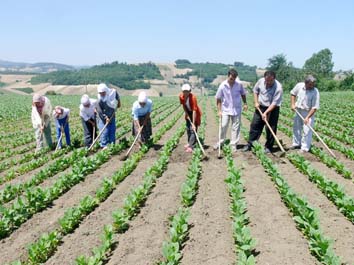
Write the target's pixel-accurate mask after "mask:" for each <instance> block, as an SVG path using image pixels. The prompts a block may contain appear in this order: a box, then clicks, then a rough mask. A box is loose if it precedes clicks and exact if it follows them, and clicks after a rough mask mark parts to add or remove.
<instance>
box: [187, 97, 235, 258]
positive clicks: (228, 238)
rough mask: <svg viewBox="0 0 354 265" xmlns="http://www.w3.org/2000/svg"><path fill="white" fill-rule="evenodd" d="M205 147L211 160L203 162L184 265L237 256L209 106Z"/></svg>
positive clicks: (216, 128)
mask: <svg viewBox="0 0 354 265" xmlns="http://www.w3.org/2000/svg"><path fill="white" fill-rule="evenodd" d="M206 115H207V125H206V131H205V145H206V147H207V148H206V151H207V154H208V156H209V160H207V161H203V163H202V171H203V172H202V175H201V178H200V180H199V192H198V195H197V198H196V201H195V203H194V205H193V206H192V208H191V218H190V223H191V224H192V228H191V229H190V234H189V239H188V240H187V242H186V244H185V247H184V249H183V257H182V260H181V264H210V265H212V264H213V265H215V264H234V262H235V259H236V255H235V252H234V248H235V245H234V242H233V238H232V221H231V218H230V210H229V206H230V199H229V195H228V190H227V186H226V184H225V182H224V179H225V178H226V176H227V169H226V164H225V160H224V159H217V152H216V151H214V150H213V149H212V146H213V145H214V144H215V142H216V140H217V136H218V125H217V124H216V121H215V117H214V113H213V112H212V107H211V106H210V103H209V102H208V104H207V107H206Z"/></svg>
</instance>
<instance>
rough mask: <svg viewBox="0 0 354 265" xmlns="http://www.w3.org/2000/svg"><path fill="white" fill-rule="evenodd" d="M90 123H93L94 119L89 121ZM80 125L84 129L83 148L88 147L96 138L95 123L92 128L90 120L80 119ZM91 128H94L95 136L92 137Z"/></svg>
mask: <svg viewBox="0 0 354 265" xmlns="http://www.w3.org/2000/svg"><path fill="white" fill-rule="evenodd" d="M91 121H93V122H95V120H94V119H91ZM81 123H82V127H83V128H84V142H85V146H87V147H90V146H91V144H92V142H93V140H94V139H95V138H96V137H97V128H96V122H95V123H94V124H95V125H94V126H93V125H92V124H91V122H90V120H87V121H85V120H84V119H83V118H81ZM93 128H95V135H93Z"/></svg>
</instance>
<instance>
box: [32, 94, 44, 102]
mask: <svg viewBox="0 0 354 265" xmlns="http://www.w3.org/2000/svg"><path fill="white" fill-rule="evenodd" d="M32 101H33V102H41V101H42V96H41V95H39V94H33V98H32Z"/></svg>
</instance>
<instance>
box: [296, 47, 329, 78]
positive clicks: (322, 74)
mask: <svg viewBox="0 0 354 265" xmlns="http://www.w3.org/2000/svg"><path fill="white" fill-rule="evenodd" d="M333 65H334V64H333V62H332V52H331V51H330V50H329V49H323V50H321V51H319V52H318V53H314V54H313V55H312V56H311V58H309V59H307V60H306V62H305V64H304V67H303V69H304V71H305V73H308V74H314V75H316V76H317V78H332V77H333V72H332V69H333Z"/></svg>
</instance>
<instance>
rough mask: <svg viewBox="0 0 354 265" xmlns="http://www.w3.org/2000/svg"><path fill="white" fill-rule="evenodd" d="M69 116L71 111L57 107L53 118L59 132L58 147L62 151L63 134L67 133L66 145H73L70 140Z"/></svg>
mask: <svg viewBox="0 0 354 265" xmlns="http://www.w3.org/2000/svg"><path fill="white" fill-rule="evenodd" d="M69 114H70V110H69V109H68V108H64V107H62V106H55V108H54V110H53V117H54V122H55V128H56V130H57V140H58V147H59V149H61V147H62V145H61V143H62V137H61V134H62V133H65V140H66V145H67V146H70V145H71V140H70V128H69Z"/></svg>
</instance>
